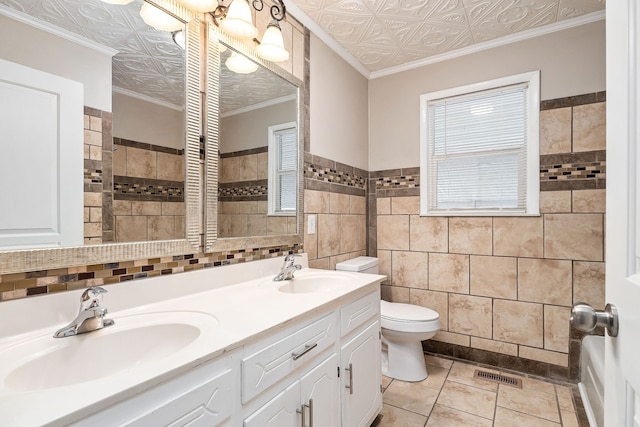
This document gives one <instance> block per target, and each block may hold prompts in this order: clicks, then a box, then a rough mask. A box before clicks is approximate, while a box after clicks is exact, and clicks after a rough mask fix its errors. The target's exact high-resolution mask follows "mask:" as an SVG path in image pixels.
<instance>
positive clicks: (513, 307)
mask: <svg viewBox="0 0 640 427" xmlns="http://www.w3.org/2000/svg"><path fill="white" fill-rule="evenodd" d="M543 337H544V335H543V324H542V304H534V303H528V302H519V301H508V300H502V299H496V300H494V301H493V339H495V340H498V341H504V342H508V343H515V344H524V345H530V346H535V347H542V346H543V344H544V340H543Z"/></svg>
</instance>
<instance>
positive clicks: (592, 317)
mask: <svg viewBox="0 0 640 427" xmlns="http://www.w3.org/2000/svg"><path fill="white" fill-rule="evenodd" d="M569 322H570V323H571V326H573V327H574V328H576V329H577V330H579V331H583V332H591V331H593V330H594V329H595V328H596V327H597V326H604V327H605V329H606V330H607V334H609V336H610V337H617V336H618V310H617V309H616V307H615V306H614V305H611V304H607V306H606V307H605V308H604V311H598V310H594V308H593V307H591V306H590V305H589V304H583V303H578V304H574V306H573V307H572V308H571V318H570V320H569Z"/></svg>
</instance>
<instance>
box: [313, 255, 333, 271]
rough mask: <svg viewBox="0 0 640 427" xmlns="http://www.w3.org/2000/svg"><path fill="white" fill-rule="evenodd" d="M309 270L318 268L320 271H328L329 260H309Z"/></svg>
mask: <svg viewBox="0 0 640 427" xmlns="http://www.w3.org/2000/svg"><path fill="white" fill-rule="evenodd" d="M309 268H319V269H321V270H329V258H320V259H313V260H311V259H310V260H309Z"/></svg>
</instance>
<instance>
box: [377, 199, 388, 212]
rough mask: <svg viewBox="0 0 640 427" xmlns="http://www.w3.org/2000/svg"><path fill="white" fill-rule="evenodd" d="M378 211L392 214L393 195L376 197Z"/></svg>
mask: <svg viewBox="0 0 640 427" xmlns="http://www.w3.org/2000/svg"><path fill="white" fill-rule="evenodd" d="M376 213H377V214H378V215H390V214H391V197H378V198H377V199H376Z"/></svg>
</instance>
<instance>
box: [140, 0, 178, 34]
mask: <svg viewBox="0 0 640 427" xmlns="http://www.w3.org/2000/svg"><path fill="white" fill-rule="evenodd" d="M140 16H141V17H142V20H143V21H144V22H145V23H146V24H147V25H149V26H151V27H153V28H155V29H157V30H160V31H169V32H173V31H178V30H182V29H184V24H183V23H182V22H180V21H179V20H178V19H176V18H174V17H173V16H171V15H169V14H168V13H166V12H164V11H163V10H160V9H158V8H157V7H155V6H153V5H151V4H149V3H147V2H145V3H144V4H143V5H142V8H140Z"/></svg>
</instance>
